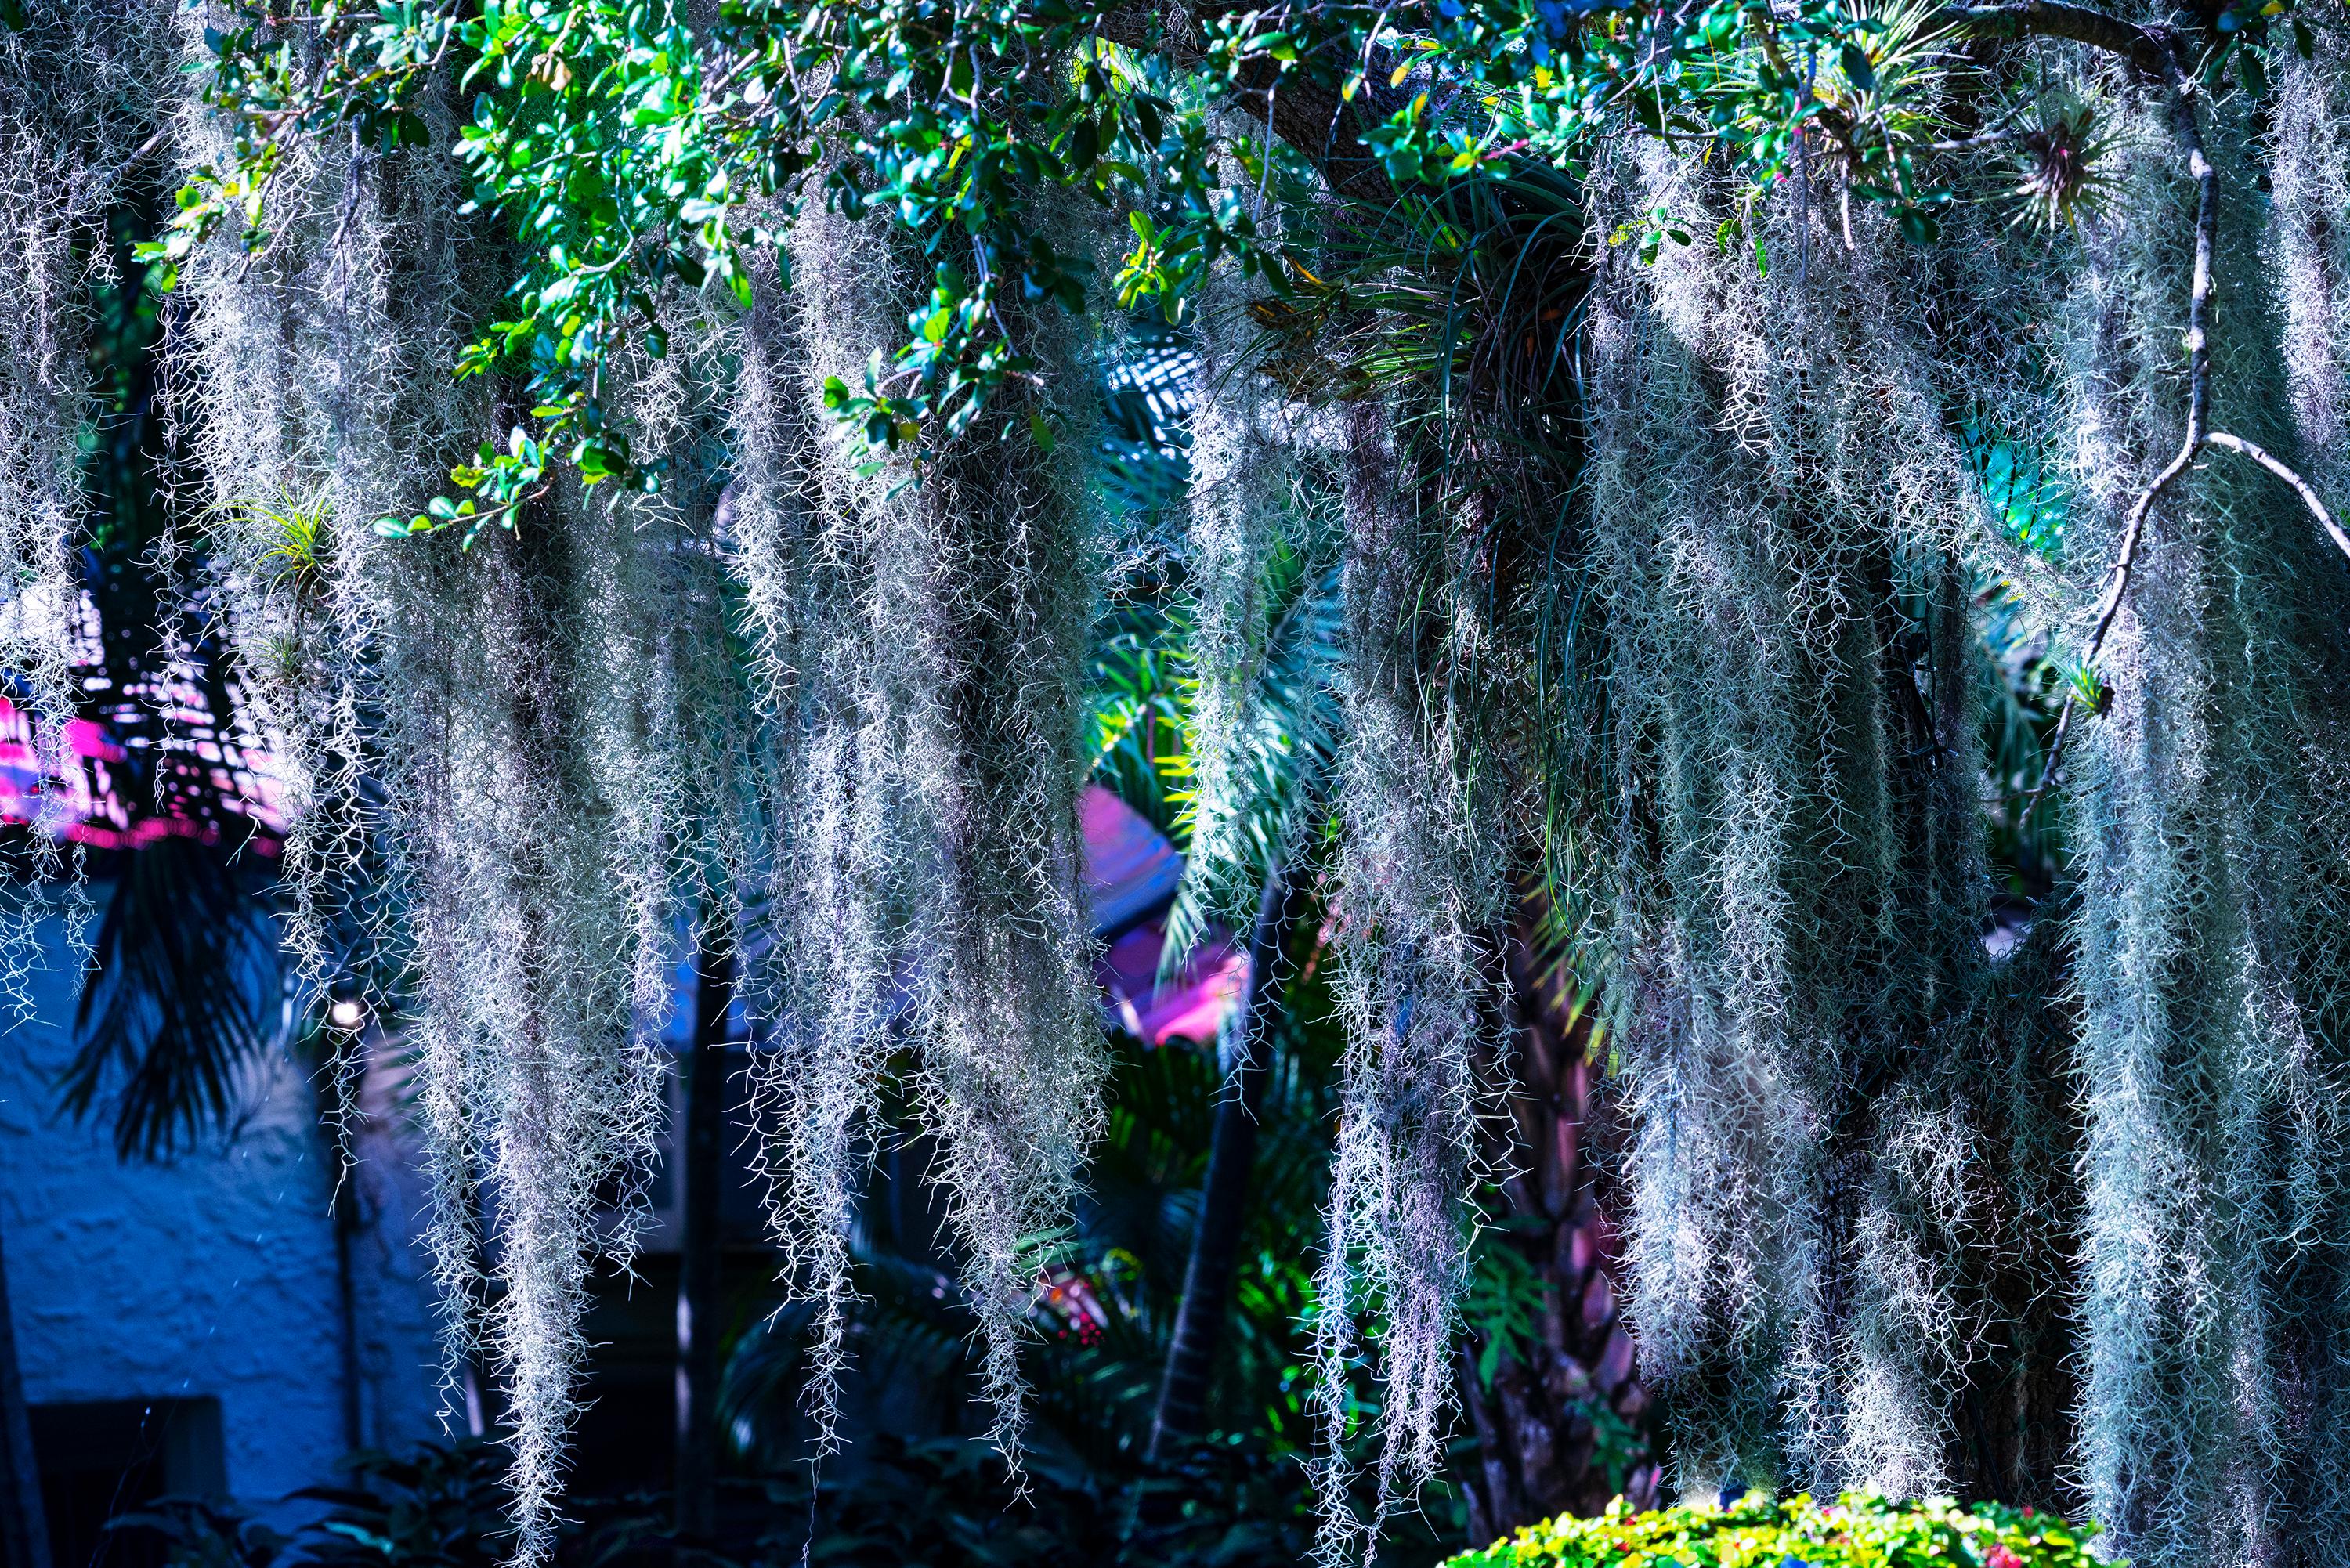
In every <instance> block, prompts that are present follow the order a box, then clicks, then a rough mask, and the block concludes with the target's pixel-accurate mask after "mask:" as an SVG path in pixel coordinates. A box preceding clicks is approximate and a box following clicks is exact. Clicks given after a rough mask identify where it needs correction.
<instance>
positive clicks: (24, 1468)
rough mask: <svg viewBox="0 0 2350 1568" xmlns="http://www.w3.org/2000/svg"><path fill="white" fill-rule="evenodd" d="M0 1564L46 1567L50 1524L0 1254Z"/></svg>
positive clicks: (4, 1265)
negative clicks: (45, 1510)
mask: <svg viewBox="0 0 2350 1568" xmlns="http://www.w3.org/2000/svg"><path fill="white" fill-rule="evenodd" d="M0 1568H49V1526H48V1520H47V1514H46V1513H45V1512H44V1511H43V1510H42V1507H41V1472H40V1467H39V1465H38V1464H37V1463H36V1460H35V1459H34V1457H33V1422H32V1417H31V1413H30V1412H29V1411H28V1410H26V1407H25V1379H24V1376H23V1374H22V1369H21V1368H20V1367H19V1366H17V1363H16V1318H15V1317H14V1316H12V1315H11V1313H10V1308H9V1305H8V1262H7V1258H6V1255H5V1252H0Z"/></svg>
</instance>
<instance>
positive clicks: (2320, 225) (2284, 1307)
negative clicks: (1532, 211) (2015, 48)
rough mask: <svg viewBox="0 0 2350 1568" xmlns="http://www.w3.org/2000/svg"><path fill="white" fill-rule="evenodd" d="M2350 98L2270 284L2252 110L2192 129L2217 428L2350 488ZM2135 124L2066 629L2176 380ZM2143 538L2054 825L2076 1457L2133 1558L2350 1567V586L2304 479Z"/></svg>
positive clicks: (2319, 158) (2136, 485)
mask: <svg viewBox="0 0 2350 1568" xmlns="http://www.w3.org/2000/svg"><path fill="white" fill-rule="evenodd" d="M2339 90H2340V88H2339V85H2338V83H2334V84H2332V85H2330V86H2329V85H2328V84H2327V83H2326V82H2324V81H2322V80H2320V79H2318V78H2317V77H2316V76H2315V75H2314V73H2313V72H2312V71H2308V70H2297V71H2296V72H2295V73H2294V74H2293V76H2292V77H2291V78H2289V79H2288V82H2287V84H2286V86H2285V89H2284V97H2283V102H2282V104H2281V106H2280V123H2279V127H2278V130H2279V144H2278V147H2277V157H2278V160H2279V162H2278V174H2279V176H2280V178H2279V181H2278V187H2279V188H2278V198H2279V199H2278V202H2277V204H2276V213H2275V220H2276V223H2277V225H2278V233H2277V234H2275V236H2274V238H2273V241H2272V244H2273V249H2272V256H2273V258H2274V260H2275V262H2276V264H2277V265H2276V267H2275V269H2274V271H2273V273H2272V275H2271V277H2272V278H2273V281H2274V284H2275V286H2274V288H2273V289H2272V288H2271V287H2269V286H2268V285H2269V282H2270V278H2264V277H2263V275H2262V270H2261V269H2260V268H2259V267H2258V265H2256V262H2257V258H2258V256H2259V253H2260V247H2259V246H2258V245H2256V244H2254V243H2253V242H2254V240H2255V238H2256V236H2257V235H2258V234H2259V232H2260V227H2261V225H2262V210H2261V209H2262V203H2261V202H2260V201H2259V197H2258V194H2257V192H2256V189H2255V180H2256V176H2257V174H2258V172H2259V170H2258V165H2257V163H2256V161H2255V160H2256V156H2257V150H2256V149H2255V147H2254V146H2253V144H2252V143H2251V140H2250V135H2249V127H2248V125H2247V123H2246V121H2247V114H2246V111H2245V109H2244V108H2243V106H2242V105H2241V103H2237V102H2232V101H2227V100H2221V101H2220V102H2218V103H2216V104H2214V105H2212V106H2211V107H2210V109H2208V110H2206V111H2205V112H2204V115H2203V123H2202V136H2203V140H2204V143H2205V145H2206V147H2207V148H2208V149H2209V150H2210V156H2211V159H2212V161H2213V163H2214V164H2215V165H2216V167H2217V170H2218V192H2219V202H2218V209H2217V223H2218V234H2219V235H2220V240H2221V244H2220V247H2219V255H2220V266H2219V268H2218V274H2217V280H2216V281H2217V285H2218V296H2219V298H2220V301H2222V304H2221V306H2220V310H2219V312H2218V315H2217V317H2216V327H2215V330H2214V341H2213V346H2212V359H2211V370H2210V376H2211V382H2210V384H2211V388H2212V395H2213V403H2212V409H2211V416H2210V418H2211V428H2214V429H2217V430H2220V431H2230V432H2233V433H2234V434H2236V435H2239V436H2242V437H2246V438H2248V439H2250V440H2251V441H2257V442H2260V443H2262V444H2263V445H2265V446H2267V447H2269V448H2270V449H2271V450H2274V451H2280V452H2293V451H2294V450H2296V448H2297V449H2298V451H2299V452H2301V454H2302V455H2303V457H2304V458H2305V459H2306V460H2307V461H2308V462H2309V465H2310V467H2311V468H2312V469H2314V470H2315V471H2316V472H2320V473H2324V474H2328V475H2330V476H2332V477H2333V478H2334V481H2335V482H2336V483H2338V482H2339V478H2340V475H2341V472H2342V470H2341V469H2340V467H2339V452H2340V441H2341V423H2340V420H2341V414H2340V410H2339V404H2338V399H2339V377H2340V371H2339V369H2338V368H2337V365H2338V362H2337V361H2336V360H2335V358H2334V355H2335V353H2336V352H2338V348H2339V338H2338V334H2337V333H2336V331H2335V328H2334V326H2333V324H2332V318H2331V313H2332V311H2333V310H2334V309H2336V308H2338V306H2334V304H2333V303H2332V301H2333V300H2334V290H2335V288H2336V287H2337V285H2336V284H2335V283H2334V276H2335V275H2336V273H2335V268H2336V263H2335V260H2334V255H2333V254H2331V253H2332V248H2333V247H2334V245H2336V244H2338V243H2339V242H2338V240H2337V239H2334V237H2332V232H2331V231H2332V225H2333V224H2334V223H2338V222H2339V209H2338V207H2337V208H2333V209H2330V210H2329V209H2325V208H2324V205H2323V204H2324V203H2325V202H2329V201H2331V200H2334V199H2335V198H2334V196H2332V195H2330V194H2329V193H2330V192H2340V191H2341V190H2342V189H2343V188H2344V183H2343V182H2344V170H2343V156H2344V153H2343V151H2342V145H2341V141H2340V136H2339V128H2338V124H2337V121H2336V119H2335V116H2336V114H2337V113H2338V110H2336V109H2334V107H2333V105H2334V95H2335V94H2338V92H2339ZM2141 112H2142V113H2143V119H2142V120H2141V121H2140V123H2139V124H2138V126H2137V131H2138V134H2137V137H2136V138H2135V139H2134V140H2133V141H2132V143H2131V145H2130V150H2129V151H2128V153H2127V156H2126V160H2125V161H2124V162H2123V164H2122V165H2121V167H2120V169H2119V170H2118V171H2117V176H2116V177H2117V179H2118V180H2120V181H2122V182H2125V184H2124V189H2125V190H2126V192H2128V194H2129V196H2130V198H2131V202H2130V204H2131V206H2132V207H2133V208H2134V209H2135V210H2136V211H2137V212H2138V213H2140V214H2141V216H2140V218H2139V220H2138V221H2137V222H2133V223H2129V224H2127V225H2126V226H2125V225H2120V224H2116V225H2113V226H2111V227H2108V228H2106V229H2104V230H2102V231H2101V232H2098V233H2095V234H2092V235H2091V237H2090V239H2089V241H2088V243H2087V244H2086V246H2085V256H2084V261H2083V265H2082V267H2081V270H2080V281H2079V283H2078V285H2077V287H2078V288H2079V291H2080V304H2079V308H2078V310H2077V313H2076V314H2075V315H2074V317H2073V318H2072V319H2071V320H2070V321H2069V322H2068V324H2067V325H2068V327H2069V329H2070V330H2069V332H2068V335H2067V337H2066V338H2065V340H2064V357H2063V362H2062V367H2063V374H2064V389H2065V391H2066V393H2067V395H2068V398H2069V400H2070V405H2071V412H2072V418H2071V421H2070V423H2071V429H2070V431H2069V436H2070V439H2071V441H2072V443H2073V448H2074V467H2075V471H2076V473H2077V479H2078V486H2079V491H2080V502H2079V505H2078V509H2077V517H2076V524H2077V527H2078V529H2079V532H2080V534H2081V535H2082V537H2083V538H2084V541H2085V544H2087V545H2088V546H2089V548H2090V550H2091V551H2092V552H2094V553H2092V554H2088V555H2086V556H2085V557H2084V558H2083V559H2081V560H2079V561H2077V562H2074V563H2073V565H2074V570H2076V571H2077V572H2079V573H2080V575H2081V576H2080V587H2079V588H2078V589H2077V590H2076V592H2075V596H2074V601H2073V602H2074V604H2075V605H2076V606H2080V607H2081V608H2080V609H2078V610H2076V611H2075V615H2076V617H2077V618H2079V620H2080V621H2083V622H2085V620H2086V618H2087V617H2088V615H2089V614H2091V613H2092V610H2093V607H2095V606H2096V604H2097V603H2098V597H2097V594H2098V590H2100V589H2104V588H2106V585H2107V584H2108V583H2109V582H2110V581H2112V580H2113V578H2112V576H2111V575H2110V574H2109V573H2107V572H2106V571H2105V570H2103V569H2101V568H2102V567H2103V563H2104V561H2105V560H2106V559H2112V558H2115V554H2116V552H2117V551H2118V547H2119V546H2118V540H2119V538H2120V536H2121V534H2122V532H2123V529H2124V526H2125V518H2126V514H2128V513H2129V512H2130V511H2131V509H2132V508H2133V506H2134V505H2137V504H2138V502H2139V498H2140V497H2141V496H2142V495H2143V494H2144V493H2146V491H2147V486H2148V485H2149V484H2150V483H2151V482H2152V480H2153V476H2154V475H2155V474H2156V473H2157V472H2158V471H2159V470H2160V469H2161V468H2162V467H2163V465H2164V464H2165V463H2166V462H2168V461H2169V460H2170V458H2171V457H2172V455H2173V454H2174V453H2176V452H2178V450H2179V446H2180V440H2181V433H2182V430H2183V428H2184V425H2185V420H2186V410H2187V408H2188V404H2189V395H2190V390H2191V389H2190V388H2189V386H2188V384H2187V382H2186V378H2185V377H2184V375H2182V374H2181V368H2180V367H2179V365H2178V362H2177V360H2176V358H2175V350H2174V349H2173V348H2172V347H2171V345H2172V344H2173V343H2174V342H2175V341H2176V333H2177V330H2178V329H2177V326H2176V323H2177V322H2178V319H2179V318H2180V313H2181V308H2182V305H2181V302H2182V300H2183V299H2184V297H2185V296H2186V292H2187V286H2188V280H2189V276H2190V274H2191V271H2192V267H2193V259H2194V256H2193V252H2194V244H2195V223H2194V217H2193V213H2194V202H2195V201H2196V191H2195V186H2194V183H2193V182H2191V181H2189V179H2187V178H2185V171H2184V164H2185V159H2184V157H2183V156H2182V150H2181V148H2180V146H2179V143H2178V138H2177V137H2176V135H2175V134H2173V133H2172V131H2171V130H2170V129H2169V127H2168V125H2167V124H2161V123H2156V122H2155V120H2154V117H2153V114H2152V112H2151V110H2150V109H2148V110H2146V111H2141ZM2320 213H2324V218H2323V220H2322V221H2321V218H2320ZM2281 332H2283V333H2285V334H2287V335H2288V336H2287V337H2286V339H2285V340H2286V341H2288V342H2291V343H2293V345H2294V348H2293V350H2292V351H2291V352H2290V353H2282V352H2281V351H2280V336H2279V335H2280V333H2281ZM2281 372H2282V374H2281ZM2343 565H2344V563H2343V562H2342V560H2341V558H2340V557H2339V556H2338V555H2336V554H2334V552H2333V551H2332V549H2331V546H2330V545H2328V543H2327V541H2326V539H2325V537H2324V535H2322V534H2320V533H2319V532H2318V531H2317V530H2316V529H2314V527H2313V526H2312V525H2311V521H2310V517H2309V515H2308V514H2307V512H2306V511H2305V510H2304V509H2303V506H2302V504H2301V503H2300V501H2299V499H2298V498H2297V497H2296V496H2295V495H2294V494H2293V492H2292V491H2291V490H2290V489H2288V488H2287V487H2286V486H2285V485H2283V484H2282V483H2278V482H2277V481H2276V480H2275V479H2274V478H2272V477H2271V476H2270V475H2269V474H2266V473H2263V472H2261V471H2260V470H2259V469H2257V468H2255V467H2253V466H2252V464H2251V463H2250V462H2241V461H2239V460H2237V459H2234V458H2232V457H2230V456H2228V455H2225V454H2223V453H2221V452H2216V451H2215V452H2212V453H2211V455H2210V460H2209V461H2208V462H2206V463H2205V464H2204V465H2203V466H2202V467H2200V468H2199V469H2197V470H2194V471H2191V472H2188V473H2187V474H2186V475H2185V476H2184V477H2182V478H2181V479H2180V480H2179V481H2178V482H2177V483H2174V484H2172V485H2171V486H2169V487H2168V489H2167V490H2166V491H2164V492H2163V493H2162V494H2161V496H2160V498H2159V499H2158V501H2157V502H2156V503H2155V504H2154V505H2153V507H2152V510H2151V512H2150V513H2148V514H2147V524H2146V528H2145V533H2144V538H2143V543H2142V546H2141V548H2140V550H2139V552H2138V554H2137V559H2136V563H2135V570H2134V572H2131V573H2130V574H2129V575H2128V576H2126V579H2124V580H2123V587H2125V589H2126V592H2125V593H2124V594H2123V595H2122V597H2120V598H2119V599H2118V613H2117V614H2116V616H2115V618H2114V620H2113V629H2112V634H2111V636H2110V637H2109V638H2107V639H2106V643H2105V646H2104V649H2103V651H2102V654H2101V656H2100V658H2099V660H2098V669H2097V678H2098V680H2100V681H2101V682H2102V684H2103V686H2104V687H2105V689H2106V691H2109V693H2110V696H2109V698H2108V699H2107V700H2108V701H2109V702H2110V706H2109V708H2108V709H2107V711H2106V712H2105V713H2104V714H2103V715H2102V716H2101V717H2098V718H2095V720H2093V721H2091V722H2087V723H2086V724H2085V725H2084V726H2083V732H2082V734H2081V736H2080V740H2079V742H2078V743H2079V745H2080V751H2079V753H2078V757H2077V760H2076V762H2075V763H2074V764H2073V766H2074V769H2075V772H2074V789H2073V792H2072V794H2071V795H2070V799H2069V811H2068V814H2067V816H2066V834H2067V836H2068V837H2069V838H2070V839H2071V840H2072V841H2073V842H2074V844H2075V845H2076V846H2077V853H2078V855H2079V857H2080V858H2079V860H2078V862H2077V864H2076V867H2075V876H2076V877H2077V879H2078V887H2079V897H2080V901H2081V906H2080V915H2079V919H2078V922H2077V932H2078V935H2077V939H2076V940H2077V942H2078V961H2077V963H2076V967H2075V973H2076V976H2077V985H2078V989H2079V995H2080V1005H2081V1010H2082V1019H2081V1039H2080V1046H2079V1053H2080V1062H2081V1072H2082V1084H2081V1088H2082V1092H2083V1094H2084V1096H2085V1108H2086V1112H2087V1116H2088V1146H2087V1155H2086V1163H2085V1174H2086V1179H2087V1192H2086V1210H2085V1238H2084V1247H2083V1255H2082V1258H2081V1269H2082V1274H2083V1287H2082V1288H2083V1302H2082V1319H2083V1330H2084V1334H2085V1392H2084V1397H2083V1405H2082V1410H2081V1422H2082V1435H2081V1461H2080V1462H2081V1465H2082V1469H2083V1471H2084V1475H2085V1481H2086V1484H2087V1488H2088V1491H2089V1495H2090V1499H2091V1501H2092V1503H2093V1505H2094V1506H2095V1509H2096V1510H2097V1511H2098V1512H2099V1514H2100V1516H2101V1517H2103V1518H2105V1519H2106V1520H2108V1521H2111V1523H2112V1525H2113V1527H2114V1529H2115V1531H2116V1535H2117V1537H2118V1542H2117V1544H2119V1545H2120V1546H2121V1547H2122V1548H2123V1549H2124V1550H2126V1551H2127V1552H2129V1553H2130V1554H2131V1555H2132V1556H2133V1558H2135V1559H2136V1560H2137V1561H2138V1562H2141V1563H2149V1564H2157V1565H2161V1568H2168V1565H2171V1564H2186V1563H2205V1562H2230V1563H2324V1562H2335V1561H2339V1560H2340V1559H2341V1557H2342V1555H2343V1553H2344V1552H2345V1550H2350V1498H2346V1497H2345V1491H2344V1487H2345V1480H2344V1478H2345V1475H2350V1454H2345V1449H2344V1442H2345V1436H2344V1434H2345V1415H2350V1412H2345V1408H2344V1397H2345V1396H2344V1389H2343V1385H2342V1381H2341V1379H2340V1376H2339V1375H2338V1371H2336V1370H2335V1369H2337V1368H2338V1367H2339V1366H2341V1365H2342V1357H2343V1355H2344V1353H2345V1347H2350V1315H2345V1306H2344V1303H2345V1279H2344V1274H2343V1258H2344V1248H2345V1243H2350V1210H2346V1209H2345V1183H2344V1179H2343V1174H2342V1173H2343V1157H2344V1153H2345V1145H2344V1141H2343V1140H2344V1134H2345V1115H2346V1114H2350V1102H2346V1101H2345V1077H2344V1071H2345V1053H2350V1036H2345V999H2350V971H2345V948H2344V946H2343V944H2342V943H2341V942H2340V941H2339V940H2336V939H2335V936H2334V933H2336V932H2338V931H2339V930H2340V929H2341V922H2342V920H2343V919H2344V917H2345V897H2350V894H2346V893H2345V888H2350V882H2345V876H2344V868H2345V866H2344V860H2343V849H2342V846H2343V845H2344V843H2345V829H2350V776H2345V772H2344V769H2343V766H2342V763H2341V758H2342V756H2343V755H2344V750H2343V748H2344V745H2345V740H2350V735H2345V709H2344V707H2343V704H2342V702H2341V700H2340V693H2341V691H2342V690H2343V682H2344V680H2345V675H2350V662H2345V660H2350V641H2345V630H2344V628H2345V625H2350V577H2345V573H2344V571H2343ZM2092 572H2095V574H2096V576H2095V586H2094V587H2092V585H2091V574H2092Z"/></svg>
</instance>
